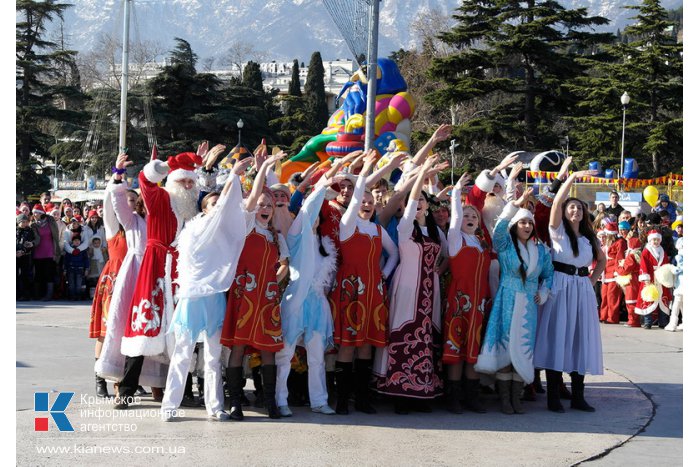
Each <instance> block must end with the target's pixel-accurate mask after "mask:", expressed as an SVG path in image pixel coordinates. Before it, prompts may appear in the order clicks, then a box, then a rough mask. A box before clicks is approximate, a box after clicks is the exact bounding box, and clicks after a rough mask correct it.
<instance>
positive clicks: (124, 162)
mask: <svg viewBox="0 0 700 467" xmlns="http://www.w3.org/2000/svg"><path fill="white" fill-rule="evenodd" d="M131 164H133V162H132V161H130V160H129V155H128V154H124V153H122V154H119V155H118V156H117V162H116V163H115V164H114V167H116V168H117V169H120V170H121V169H123V168H125V167H128V166H130V165H131Z"/></svg>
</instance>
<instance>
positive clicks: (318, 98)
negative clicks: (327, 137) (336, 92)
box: [304, 52, 328, 134]
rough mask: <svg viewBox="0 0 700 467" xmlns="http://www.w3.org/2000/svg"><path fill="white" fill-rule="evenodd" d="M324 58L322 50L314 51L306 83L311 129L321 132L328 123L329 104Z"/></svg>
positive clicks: (305, 90)
mask: <svg viewBox="0 0 700 467" xmlns="http://www.w3.org/2000/svg"><path fill="white" fill-rule="evenodd" d="M324 74H325V72H324V70H323V60H322V59H321V53H320V52H314V53H313V54H312V55H311V61H310V62H309V70H308V73H307V75H306V83H304V99H305V101H306V115H307V118H308V122H309V130H311V132H312V133H313V134H317V133H320V132H321V130H323V129H324V128H325V127H326V124H327V123H328V104H327V103H326V88H325V84H324Z"/></svg>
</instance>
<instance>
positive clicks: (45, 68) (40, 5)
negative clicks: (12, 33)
mask: <svg viewBox="0 0 700 467" xmlns="http://www.w3.org/2000/svg"><path fill="white" fill-rule="evenodd" d="M15 6H16V11H17V16H18V20H17V23H16V57H17V60H16V81H17V87H16V118H17V121H16V126H15V131H16V177H17V178H16V187H17V193H18V194H21V195H27V194H31V193H38V192H40V191H43V190H46V189H47V188H48V187H49V179H48V177H47V176H45V175H43V167H42V166H41V164H40V162H39V160H38V159H37V157H46V158H48V157H49V156H50V147H51V146H52V145H53V144H54V143H55V142H56V140H57V138H62V137H64V136H65V134H64V133H62V132H61V130H62V128H61V125H60V122H61V121H63V120H66V121H69V122H71V121H72V122H79V121H80V118H81V114H80V113H79V112H76V111H75V110H72V109H70V108H68V106H66V105H61V106H60V107H59V106H57V102H58V101H59V100H60V98H61V97H65V96H68V95H69V94H72V93H74V90H71V89H68V86H61V85H60V84H61V83H58V82H57V78H58V77H59V72H58V70H59V64H61V63H66V62H67V61H69V60H70V59H71V58H72V57H73V55H75V52H73V51H69V50H61V49H60V48H59V47H58V45H57V44H56V43H55V42H53V41H50V40H47V38H46V37H45V35H46V27H47V25H48V23H49V22H51V21H53V20H54V19H56V18H60V19H62V18H63V13H64V12H65V10H66V9H67V8H68V7H69V5H68V4H64V3H58V2H57V1H55V0H47V1H45V2H34V1H31V0H17V2H16V4H15ZM63 103H64V104H65V100H64V101H63Z"/></svg>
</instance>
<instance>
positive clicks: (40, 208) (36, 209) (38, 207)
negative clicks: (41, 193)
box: [32, 203, 46, 214]
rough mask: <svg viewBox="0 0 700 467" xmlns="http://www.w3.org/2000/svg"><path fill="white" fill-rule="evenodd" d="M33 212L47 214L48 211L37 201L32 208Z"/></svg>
mask: <svg viewBox="0 0 700 467" xmlns="http://www.w3.org/2000/svg"><path fill="white" fill-rule="evenodd" d="M32 212H33V213H34V214H46V211H44V207H43V206H42V205H41V204H39V203H36V204H35V205H34V207H33V208H32Z"/></svg>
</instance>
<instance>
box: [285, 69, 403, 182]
mask: <svg viewBox="0 0 700 467" xmlns="http://www.w3.org/2000/svg"><path fill="white" fill-rule="evenodd" d="M406 89H407V86H406V81H405V80H404V78H403V76H401V72H400V71H399V67H398V66H397V65H396V63H395V62H393V61H392V60H389V59H388V58H380V59H378V60H377V97H376V101H375V107H374V108H375V119H374V128H375V131H374V133H375V134H374V147H375V148H376V149H377V150H378V151H379V152H380V154H382V155H384V154H386V152H387V151H388V150H389V147H390V144H391V143H392V142H393V141H395V140H399V141H402V142H403V143H404V145H405V147H406V148H408V147H410V137H411V117H412V116H413V112H414V111H415V102H414V100H413V97H412V96H411V95H410V94H409V93H408V92H407V91H406ZM343 95H345V98H344V101H343V103H342V106H341V107H340V108H338V110H336V111H335V112H334V113H333V115H331V117H330V118H329V119H328V126H327V127H326V128H325V129H324V130H323V131H322V132H321V134H320V135H316V136H314V137H312V138H311V139H310V140H309V141H308V142H307V143H306V144H305V145H304V147H303V148H302V149H301V151H299V153H298V154H296V155H295V156H293V157H292V158H290V159H289V160H288V161H287V162H285V163H284V164H282V174H281V176H280V180H281V181H282V182H286V181H287V180H288V179H289V177H290V176H291V175H292V174H293V173H294V172H300V171H303V170H305V169H306V168H307V167H308V166H309V165H311V164H313V163H314V162H318V161H321V162H325V161H327V160H328V159H329V158H331V157H342V156H343V155H345V154H348V153H350V152H352V151H355V150H357V149H363V148H364V139H365V116H366V110H367V79H366V75H365V72H364V67H362V68H360V69H359V70H357V71H356V72H355V74H353V76H352V77H351V78H350V80H349V81H348V82H347V83H345V85H344V86H343V88H342V89H341V91H340V93H338V96H337V97H336V105H338V104H340V99H341V98H343Z"/></svg>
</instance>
